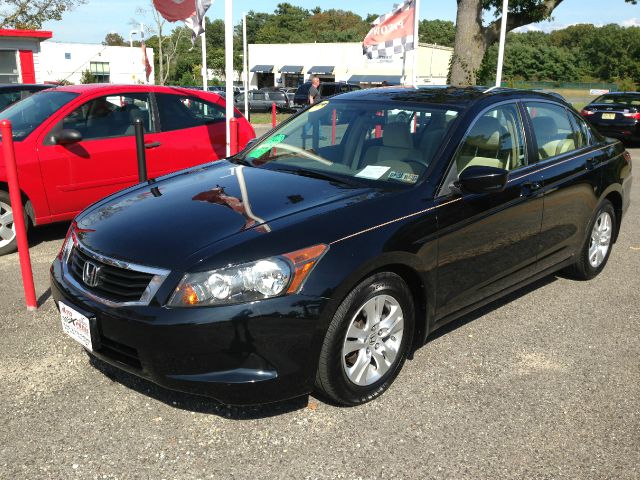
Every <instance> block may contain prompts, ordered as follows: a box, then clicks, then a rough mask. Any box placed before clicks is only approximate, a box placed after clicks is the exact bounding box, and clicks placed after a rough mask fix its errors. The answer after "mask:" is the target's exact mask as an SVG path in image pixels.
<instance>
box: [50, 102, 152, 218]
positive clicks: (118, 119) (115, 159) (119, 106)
mask: <svg viewBox="0 0 640 480" xmlns="http://www.w3.org/2000/svg"><path fill="white" fill-rule="evenodd" d="M134 117H140V118H142V119H143V121H144V125H145V130H146V131H147V132H153V131H154V128H155V126H154V122H153V115H151V111H150V102H149V94H148V93H118V94H112V95H109V96H101V97H97V98H93V99H91V100H89V101H88V102H86V103H84V104H82V105H81V106H80V107H78V108H76V109H75V110H74V111H73V112H71V113H70V114H69V115H67V116H66V117H65V118H64V119H62V120H61V121H60V122H58V123H57V124H56V125H55V126H54V127H53V128H52V129H51V130H50V131H49V132H47V134H45V135H44V137H43V138H42V139H41V140H40V144H41V146H40V148H39V151H38V157H39V159H40V165H41V168H42V175H43V177H44V179H45V182H44V183H45V191H46V193H47V199H48V201H49V206H50V210H51V214H52V215H54V216H55V215H66V214H68V213H71V212H78V211H79V210H82V209H83V208H85V207H86V206H87V205H89V204H91V203H93V202H95V201H97V200H99V199H101V198H103V197H105V196H107V195H109V194H111V193H113V192H115V191H117V190H120V189H122V188H125V187H128V186H130V185H132V184H134V183H136V182H137V181H138V166H137V165H138V163H137V157H136V144H135V136H134V131H133V125H132V120H133V118H134ZM62 129H73V130H77V131H78V132H80V134H81V135H82V140H81V141H80V142H78V143H74V144H70V145H56V144H55V143H54V142H53V141H52V139H51V136H52V134H53V133H56V132H58V131H60V130H62Z"/></svg>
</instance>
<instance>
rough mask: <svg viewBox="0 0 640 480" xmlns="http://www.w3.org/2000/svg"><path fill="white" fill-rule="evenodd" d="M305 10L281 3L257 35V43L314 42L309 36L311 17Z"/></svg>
mask: <svg viewBox="0 0 640 480" xmlns="http://www.w3.org/2000/svg"><path fill="white" fill-rule="evenodd" d="M310 16H311V13H310V12H309V10H307V9H305V8H300V7H296V6H293V5H291V4H290V3H280V4H278V7H277V8H276V10H275V12H274V14H273V15H270V16H269V18H268V19H267V21H266V22H265V23H264V25H262V27H261V28H260V30H259V31H258V33H257V34H256V42H257V43H304V42H312V41H313V39H312V38H311V36H310V34H309V17H310Z"/></svg>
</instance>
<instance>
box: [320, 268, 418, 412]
mask: <svg viewBox="0 0 640 480" xmlns="http://www.w3.org/2000/svg"><path fill="white" fill-rule="evenodd" d="M380 295H385V296H389V297H392V298H393V299H394V300H395V301H396V302H397V303H398V304H399V306H400V308H401V310H402V317H403V319H404V328H403V333H402V339H401V340H400V346H399V348H398V349H397V354H396V357H395V359H394V360H393V361H392V363H391V365H390V366H389V367H387V368H388V370H387V371H386V373H384V374H383V375H382V376H381V377H380V378H379V379H378V380H377V381H375V382H374V383H371V384H370V385H357V384H356V383H354V382H353V381H352V380H350V379H349V377H348V375H347V373H346V371H345V367H344V366H343V362H345V361H346V359H347V358H348V357H343V346H344V344H345V340H346V337H347V330H348V328H349V327H350V326H351V324H352V321H353V319H354V318H355V315H356V314H358V312H359V311H360V310H361V308H362V307H363V306H364V305H365V303H366V302H367V301H369V300H371V299H373V298H375V297H378V296H380ZM385 305H386V304H385ZM385 308H386V307H385ZM383 310H384V309H383ZM380 323H382V322H380ZM414 325H415V319H414V305H413V299H412V296H411V292H410V291H409V288H408V287H407V284H406V283H405V282H404V280H403V279H402V278H401V277H400V276H398V275H396V274H395V273H390V272H384V273H378V274H375V275H373V276H371V277H369V278H367V279H366V280H364V281H363V282H361V283H360V284H359V285H358V286H357V287H355V288H354V289H353V290H352V291H351V292H350V293H349V295H347V297H346V298H345V299H344V300H343V301H342V303H341V304H340V306H339V307H338V309H337V311H336V313H335V314H334V316H333V319H332V321H331V323H330V324H329V328H328V329H327V334H326V336H325V339H324V343H323V345H322V351H321V353H320V362H319V365H318V371H317V374H316V388H317V390H318V391H319V392H320V393H321V394H324V395H325V396H326V397H328V398H329V399H331V400H333V401H335V402H337V403H339V404H342V405H349V406H353V405H360V404H363V403H366V402H369V401H371V400H373V399H374V398H376V397H378V396H380V395H381V394H382V393H383V392H384V391H385V390H387V389H388V388H389V386H390V385H391V384H392V383H393V381H394V380H395V378H396V377H397V375H398V373H400V369H401V368H402V366H403V364H404V361H405V360H406V358H407V355H408V352H409V349H410V347H411V345H412V340H413V332H414ZM377 328H379V327H376V330H377ZM381 331H382V330H381ZM389 338H391V339H394V338H393V337H389ZM394 340H395V339H394ZM381 343H382V341H381ZM376 346H377V344H376ZM371 348H373V345H372V346H371ZM368 352H369V349H367V353H368ZM358 358H359V357H358ZM370 358H371V357H370ZM369 361H371V360H369ZM371 365H376V363H375V360H374V361H371ZM375 370H376V371H377V368H376V369H375Z"/></svg>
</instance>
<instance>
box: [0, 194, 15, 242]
mask: <svg viewBox="0 0 640 480" xmlns="http://www.w3.org/2000/svg"><path fill="white" fill-rule="evenodd" d="M15 238H16V227H15V225H14V224H13V210H12V209H11V205H9V204H8V203H5V202H0V248H2V247H4V246H6V245H9V244H10V243H11V242H13V240H14V239H15Z"/></svg>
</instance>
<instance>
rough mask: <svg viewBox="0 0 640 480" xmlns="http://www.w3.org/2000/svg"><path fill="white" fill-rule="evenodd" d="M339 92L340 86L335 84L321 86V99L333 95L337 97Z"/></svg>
mask: <svg viewBox="0 0 640 480" xmlns="http://www.w3.org/2000/svg"><path fill="white" fill-rule="evenodd" d="M338 92H339V87H338V85H335V84H330V83H327V84H324V85H323V84H320V96H321V97H330V96H331V95H335V94H336V93H338Z"/></svg>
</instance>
